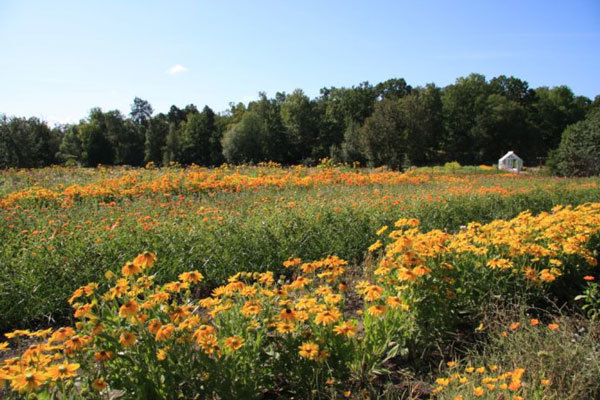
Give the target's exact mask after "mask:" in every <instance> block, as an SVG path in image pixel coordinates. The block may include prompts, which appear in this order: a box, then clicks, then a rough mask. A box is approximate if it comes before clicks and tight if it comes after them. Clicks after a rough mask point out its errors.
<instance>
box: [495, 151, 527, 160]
mask: <svg viewBox="0 0 600 400" xmlns="http://www.w3.org/2000/svg"><path fill="white" fill-rule="evenodd" d="M508 158H516V159H518V160H521V161H523V160H522V159H521V157H519V156H518V155H516V154H515V152H514V151H512V150H511V151H509V152H508V153H506V154H505V155H503V156H502V158H501V159H500V160H498V161H504V160H506V159H508Z"/></svg>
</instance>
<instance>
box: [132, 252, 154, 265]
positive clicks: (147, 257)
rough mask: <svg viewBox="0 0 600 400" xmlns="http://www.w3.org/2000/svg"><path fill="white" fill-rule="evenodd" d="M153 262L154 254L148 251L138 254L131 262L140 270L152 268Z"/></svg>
mask: <svg viewBox="0 0 600 400" xmlns="http://www.w3.org/2000/svg"><path fill="white" fill-rule="evenodd" d="M155 262H156V254H154V253H150V252H148V251H145V252H143V253H142V254H138V256H137V257H136V258H135V259H134V260H133V263H134V264H135V265H136V266H138V267H140V268H142V269H146V268H149V267H152V266H153V265H154V263H155Z"/></svg>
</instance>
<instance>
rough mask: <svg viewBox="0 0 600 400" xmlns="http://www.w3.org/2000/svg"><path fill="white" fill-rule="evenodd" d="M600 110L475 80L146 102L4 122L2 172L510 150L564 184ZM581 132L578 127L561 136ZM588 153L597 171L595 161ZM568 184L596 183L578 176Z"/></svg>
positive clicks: (474, 157) (444, 157)
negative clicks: (219, 102) (574, 150)
mask: <svg viewBox="0 0 600 400" xmlns="http://www.w3.org/2000/svg"><path fill="white" fill-rule="evenodd" d="M598 109H600V96H596V98H595V100H594V101H592V100H591V99H589V98H587V97H584V96H577V95H575V94H574V93H573V92H572V91H571V90H570V89H569V88H568V87H566V86H558V87H553V88H548V87H539V88H535V89H533V88H530V87H529V85H528V83H527V82H525V81H523V80H521V79H518V78H515V77H512V76H511V77H507V76H504V75H501V76H498V77H495V78H493V79H491V80H489V81H488V80H486V78H485V76H483V75H480V74H471V75H469V76H467V77H461V78H458V79H457V80H456V82H455V83H454V84H452V85H448V86H446V87H443V88H440V87H437V86H436V85H435V84H427V85H426V86H425V87H412V86H410V85H408V84H407V83H406V81H405V80H404V79H389V80H387V81H385V82H381V83H378V84H376V85H373V84H370V83H368V82H363V83H360V84H358V85H357V86H352V87H350V88H346V87H341V88H336V87H329V88H323V89H321V91H320V95H319V96H318V97H316V98H314V99H311V98H309V97H308V96H306V95H305V94H304V92H303V91H302V90H301V89H297V90H295V91H294V92H293V93H289V94H287V93H281V92H278V93H276V94H275V97H273V98H269V97H267V95H266V94H265V93H263V92H261V93H260V94H259V96H258V99H257V100H256V101H252V102H250V103H249V104H247V105H246V104H243V103H238V104H234V103H231V104H230V108H229V110H227V111H225V112H223V113H215V112H214V111H213V110H212V109H211V108H210V107H208V106H205V107H204V108H203V109H202V110H199V109H198V108H197V107H196V106H195V105H193V104H190V105H188V106H185V107H184V108H178V107H177V106H175V105H173V106H171V108H170V110H169V112H167V113H166V114H165V113H158V114H154V112H153V109H152V106H151V105H150V103H149V102H147V101H145V100H142V99H139V98H135V99H134V102H133V104H132V106H131V112H130V114H129V115H128V116H126V115H123V114H122V113H121V112H120V111H118V110H114V111H107V112H104V111H102V110H101V109H100V108H93V109H92V110H91V111H90V114H89V115H88V116H87V117H86V118H85V119H82V120H81V121H80V122H79V123H78V124H72V125H63V126H56V127H49V125H48V124H47V123H46V122H45V121H41V120H39V119H38V118H29V119H27V118H19V117H8V116H0V168H7V167H20V168H31V167H42V166H46V165H51V164H61V163H67V164H81V165H83V166H96V165H97V164H103V165H124V164H126V165H133V166H139V165H145V164H146V163H148V162H153V163H154V164H155V165H167V164H170V163H171V162H177V163H180V164H182V165H187V164H192V163H194V164H197V165H205V166H215V165H220V164H221V163H223V162H229V163H244V162H259V161H276V162H280V163H282V164H288V165H289V164H300V163H304V164H314V163H315V162H317V160H319V159H321V158H323V157H331V158H332V159H334V160H335V161H343V162H349V163H352V162H358V163H360V164H361V165H367V166H380V165H388V166H390V167H391V168H404V167H407V166H411V165H431V164H440V163H444V162H448V161H458V162H459V163H461V164H475V165H476V164H492V163H495V162H496V161H497V159H498V158H499V157H500V156H501V155H502V154H504V153H505V152H506V151H508V150H514V151H515V152H516V153H517V154H519V155H520V156H521V157H522V158H523V159H524V160H525V164H526V165H528V166H534V165H540V164H541V163H544V162H546V160H547V158H548V155H549V154H550V160H549V164H550V165H551V166H552V167H553V169H554V170H555V171H556V172H559V173H560V172H561V171H562V172H567V169H569V168H572V166H570V165H569V161H570V160H572V157H573V156H572V155H568V154H570V153H569V150H568V149H566V150H565V146H567V147H568V146H570V145H569V143H571V142H576V143H575V147H577V146H580V143H581V141H582V140H583V141H584V142H585V139H581V138H580V137H581V135H583V137H590V134H589V133H588V131H589V129H596V130H597V129H598V125H599V124H598V122H597V120H598V115H600V113H599V112H596V111H597V110H598ZM595 110H596V111H595ZM153 114H154V115H153ZM587 120H591V122H589V121H588V122H585V121H587ZM594 121H596V122H594ZM576 123H580V126H579V127H574V128H573V127H571V128H569V129H567V127H569V126H571V125H573V124H576ZM563 132H566V133H567V136H568V137H566V138H564V137H563ZM595 134H596V136H597V135H598V133H597V132H596V133H595ZM592 136H593V135H592ZM574 137H576V138H577V139H573V138H574ZM588 141H590V140H588ZM593 142H594V140H591V141H590V143H592V145H595V144H594V143H593ZM565 143H566V144H565ZM559 145H560V146H559ZM595 146H596V147H597V145H595ZM571 147H573V146H572V145H571ZM588 150H589V149H588ZM586 151H587V150H586ZM590 151H591V153H592V154H591V156H590V155H589V154H588V156H589V157H588V158H590V157H591V159H592V162H593V160H597V159H598V154H597V153H596V151H597V149H596V150H594V149H592V150H589V151H588V153H589V152H590ZM588 162H590V161H589V160H588ZM596 169H597V168H596ZM575 173H576V174H581V175H585V174H589V173H597V172H594V171H591V172H589V171H587V170H586V169H585V167H584V168H580V169H578V170H577V171H576V172H575Z"/></svg>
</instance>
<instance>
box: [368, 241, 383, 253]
mask: <svg viewBox="0 0 600 400" xmlns="http://www.w3.org/2000/svg"><path fill="white" fill-rule="evenodd" d="M382 245H383V243H381V240H379V239H377V241H376V242H375V243H373V244H372V245H370V246H369V248H368V251H370V252H373V251H375V250H377V249H378V248H380V247H381V246H382Z"/></svg>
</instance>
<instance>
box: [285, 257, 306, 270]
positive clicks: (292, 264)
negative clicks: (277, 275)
mask: <svg viewBox="0 0 600 400" xmlns="http://www.w3.org/2000/svg"><path fill="white" fill-rule="evenodd" d="M301 262H302V260H301V259H299V258H290V259H289V260H287V261H284V262H283V266H284V267H285V268H291V267H295V266H296V265H298V264H300V263H301Z"/></svg>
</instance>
